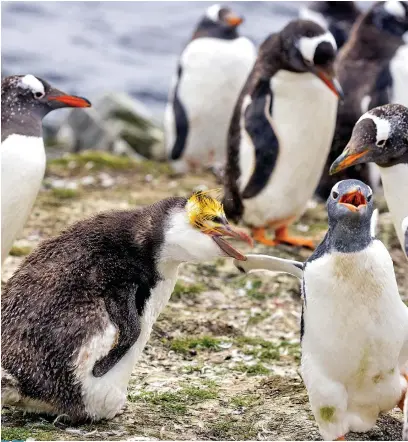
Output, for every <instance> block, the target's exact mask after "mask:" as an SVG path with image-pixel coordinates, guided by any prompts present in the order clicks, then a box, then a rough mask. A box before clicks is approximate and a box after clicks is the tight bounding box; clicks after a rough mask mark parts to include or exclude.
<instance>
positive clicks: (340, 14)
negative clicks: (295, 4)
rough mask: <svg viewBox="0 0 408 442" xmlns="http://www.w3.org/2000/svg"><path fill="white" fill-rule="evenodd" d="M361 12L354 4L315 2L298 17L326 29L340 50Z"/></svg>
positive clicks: (304, 8)
mask: <svg viewBox="0 0 408 442" xmlns="http://www.w3.org/2000/svg"><path fill="white" fill-rule="evenodd" d="M360 14H361V11H360V10H359V9H358V7H357V6H356V4H355V2H347V1H346V2H338V1H316V2H309V3H308V4H307V5H305V6H302V7H301V8H300V10H299V17H300V18H301V19H303V20H311V21H314V22H316V23H317V24H319V25H320V26H321V27H322V28H325V29H328V30H329V31H330V32H331V33H332V34H333V37H334V38H335V40H336V44H337V47H338V48H339V49H340V48H341V47H342V46H343V45H344V43H345V42H346V41H347V39H348V37H349V34H350V30H351V28H352V26H353V24H354V22H355V21H356V20H357V18H358V17H359V15H360Z"/></svg>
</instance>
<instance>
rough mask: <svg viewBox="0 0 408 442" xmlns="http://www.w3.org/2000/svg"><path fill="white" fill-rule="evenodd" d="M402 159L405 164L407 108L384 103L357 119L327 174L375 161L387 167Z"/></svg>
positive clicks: (407, 149)
mask: <svg viewBox="0 0 408 442" xmlns="http://www.w3.org/2000/svg"><path fill="white" fill-rule="evenodd" d="M405 160H407V161H408V109H407V108H406V107H405V106H402V105H400V104H387V105H385V106H379V107H376V108H374V109H371V110H370V111H368V112H366V113H365V114H363V115H362V116H361V117H360V119H359V120H358V121H357V123H356V124H355V126H354V129H353V132H352V134H351V138H350V141H349V142H348V144H347V146H346V147H345V149H344V151H343V153H342V154H341V155H340V156H339V157H338V158H337V159H336V160H335V161H334V163H333V164H332V165H331V168H330V174H332V175H333V174H335V173H337V172H339V171H340V170H343V169H346V168H347V167H350V166H353V165H355V164H361V163H368V162H374V163H377V164H378V165H379V166H383V167H387V166H392V165H394V164H396V163H398V162H399V161H405Z"/></svg>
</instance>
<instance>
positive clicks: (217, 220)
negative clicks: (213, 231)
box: [213, 216, 223, 224]
mask: <svg viewBox="0 0 408 442" xmlns="http://www.w3.org/2000/svg"><path fill="white" fill-rule="evenodd" d="M213 222H214V223H216V224H222V223H223V222H222V219H221V217H219V216H214V218H213Z"/></svg>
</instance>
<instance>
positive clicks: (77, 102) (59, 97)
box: [45, 88, 91, 109]
mask: <svg viewBox="0 0 408 442" xmlns="http://www.w3.org/2000/svg"><path fill="white" fill-rule="evenodd" d="M45 98H46V100H47V103H48V105H49V106H51V107H52V108H55V109H57V108H61V107H91V102H90V101H89V100H87V99H86V98H83V97H78V96H76V95H68V94H66V93H65V92H62V91H60V90H59V89H55V88H53V89H51V90H50V91H49V92H48V93H47V95H46V96H45Z"/></svg>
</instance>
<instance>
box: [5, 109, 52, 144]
mask: <svg viewBox="0 0 408 442" xmlns="http://www.w3.org/2000/svg"><path fill="white" fill-rule="evenodd" d="M13 134H16V135H24V136H26V137H38V138H41V137H42V134H43V129H42V120H41V118H39V117H38V116H37V115H34V114H32V113H17V112H15V111H14V110H13V111H11V110H8V109H7V108H6V109H4V108H2V113H1V141H2V142H3V141H4V140H5V139H6V138H7V137H9V136H10V135H13Z"/></svg>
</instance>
